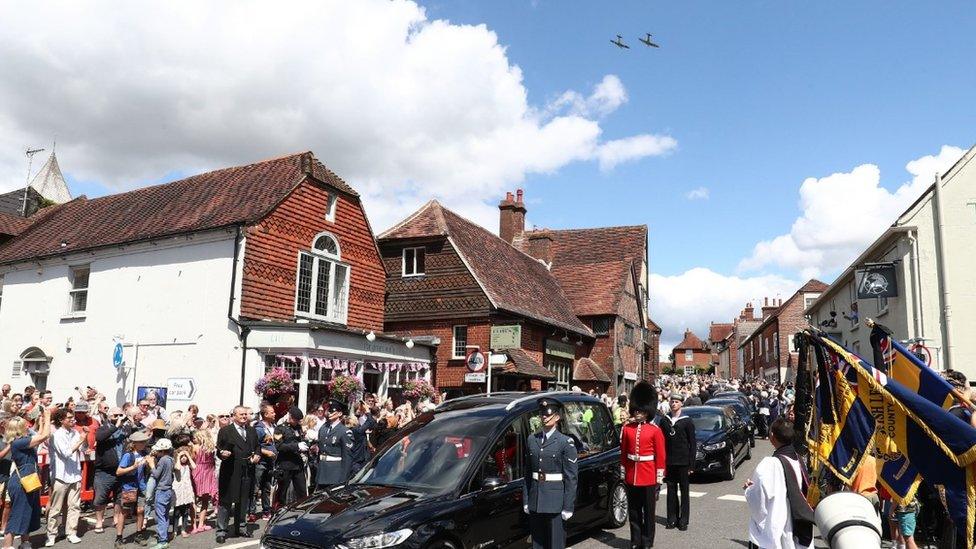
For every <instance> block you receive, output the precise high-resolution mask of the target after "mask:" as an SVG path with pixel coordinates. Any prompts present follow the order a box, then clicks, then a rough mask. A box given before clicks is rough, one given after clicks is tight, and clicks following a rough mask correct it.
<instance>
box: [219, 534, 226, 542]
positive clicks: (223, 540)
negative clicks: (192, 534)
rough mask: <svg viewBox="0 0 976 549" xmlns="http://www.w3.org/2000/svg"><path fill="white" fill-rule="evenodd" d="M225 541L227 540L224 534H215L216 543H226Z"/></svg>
mask: <svg viewBox="0 0 976 549" xmlns="http://www.w3.org/2000/svg"><path fill="white" fill-rule="evenodd" d="M226 542H227V536H226V535H224V534H217V543H221V544H223V543H226Z"/></svg>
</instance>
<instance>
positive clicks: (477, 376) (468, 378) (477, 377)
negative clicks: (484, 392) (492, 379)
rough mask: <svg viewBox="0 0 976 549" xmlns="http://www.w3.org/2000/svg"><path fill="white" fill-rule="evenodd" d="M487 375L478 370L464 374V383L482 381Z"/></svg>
mask: <svg viewBox="0 0 976 549" xmlns="http://www.w3.org/2000/svg"><path fill="white" fill-rule="evenodd" d="M486 379H488V377H487V376H486V375H485V373H484V372H478V373H474V374H464V382H465V383H484V382H485V380H486Z"/></svg>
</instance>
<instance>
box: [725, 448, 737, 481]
mask: <svg viewBox="0 0 976 549" xmlns="http://www.w3.org/2000/svg"><path fill="white" fill-rule="evenodd" d="M722 479H723V480H735V451H734V450H729V459H728V462H727V463H726V465H725V470H724V471H722Z"/></svg>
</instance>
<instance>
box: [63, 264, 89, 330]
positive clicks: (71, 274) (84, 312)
mask: <svg viewBox="0 0 976 549" xmlns="http://www.w3.org/2000/svg"><path fill="white" fill-rule="evenodd" d="M81 271H87V276H86V277H85V278H86V283H85V287H84V288H78V287H76V286H75V285H76V283H77V278H78V274H79V272H81ZM68 282H69V289H68V310H67V312H66V313H65V316H66V317H69V318H84V317H86V316H88V290H89V289H90V288H91V264H90V263H87V264H84V265H71V266H69V267H68ZM79 294H84V295H85V308H84V309H75V296H76V295H79Z"/></svg>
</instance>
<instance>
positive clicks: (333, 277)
mask: <svg viewBox="0 0 976 549" xmlns="http://www.w3.org/2000/svg"><path fill="white" fill-rule="evenodd" d="M339 258H340V249H339V242H338V240H336V238H335V237H334V236H332V235H330V234H328V233H322V234H320V235H318V236H317V237H316V238H315V240H314V241H313V244H312V250H311V252H299V254H298V275H297V280H296V282H295V315H296V316H301V317H309V318H315V319H319V320H325V321H328V322H336V323H339V324H345V323H346V314H347V312H348V308H349V307H348V305H349V303H348V301H349V266H348V265H346V264H344V263H341V262H340V261H338V260H339Z"/></svg>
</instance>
